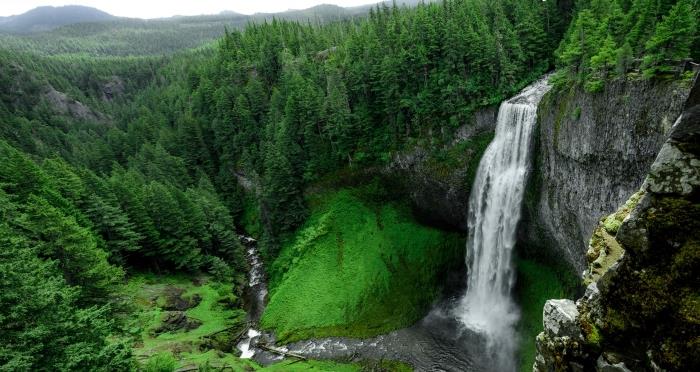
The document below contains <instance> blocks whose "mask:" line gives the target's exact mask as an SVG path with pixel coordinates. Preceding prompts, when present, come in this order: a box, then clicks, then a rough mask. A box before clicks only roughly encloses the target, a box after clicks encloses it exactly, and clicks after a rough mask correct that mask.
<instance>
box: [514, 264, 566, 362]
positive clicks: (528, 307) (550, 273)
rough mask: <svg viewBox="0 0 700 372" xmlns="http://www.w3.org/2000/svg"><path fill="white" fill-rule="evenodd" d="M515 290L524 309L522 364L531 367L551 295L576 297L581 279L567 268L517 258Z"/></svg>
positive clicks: (521, 335)
mask: <svg viewBox="0 0 700 372" xmlns="http://www.w3.org/2000/svg"><path fill="white" fill-rule="evenodd" d="M516 263H517V267H518V282H517V288H516V294H517V299H518V303H519V304H520V309H521V319H520V324H519V326H518V331H519V334H520V355H519V365H520V370H521V371H532V364H533V363H534V361H535V354H536V348H535V337H536V336H537V334H538V333H540V332H541V331H542V309H543V308H544V303H545V302H546V301H547V300H549V299H552V298H573V296H574V293H575V291H576V289H577V283H578V280H577V278H575V277H574V276H573V275H571V274H570V273H569V272H568V270H566V269H565V268H553V267H550V266H546V265H542V264H540V263H537V262H535V261H532V260H524V259H519V260H517V262H516Z"/></svg>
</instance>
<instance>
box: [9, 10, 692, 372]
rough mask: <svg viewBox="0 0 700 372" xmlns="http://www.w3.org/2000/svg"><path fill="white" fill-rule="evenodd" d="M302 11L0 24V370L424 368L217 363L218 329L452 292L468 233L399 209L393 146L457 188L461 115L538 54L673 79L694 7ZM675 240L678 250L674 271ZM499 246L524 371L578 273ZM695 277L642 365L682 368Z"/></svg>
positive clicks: (293, 328)
mask: <svg viewBox="0 0 700 372" xmlns="http://www.w3.org/2000/svg"><path fill="white" fill-rule="evenodd" d="M0 7H2V5H0ZM304 14H305V13H294V15H293V16H288V17H285V16H279V17H272V16H270V17H264V18H263V17H259V18H257V19H252V18H250V19H249V18H245V17H244V16H240V19H238V18H237V20H236V21H235V23H234V22H233V21H231V23H229V24H228V25H227V24H226V22H227V21H221V23H217V24H216V28H215V29H214V28H212V29H207V30H204V29H202V30H199V29H197V31H196V32H195V31H192V32H189V31H188V29H187V28H181V27H176V26H172V25H171V24H170V23H166V22H165V21H163V22H161V23H153V22H151V23H148V22H137V21H135V20H131V21H128V22H127V21H113V20H110V21H100V22H95V23H84V24H74V25H67V26H60V27H58V28H56V29H52V30H48V31H41V32H39V33H29V34H22V33H0V217H1V218H0V370H7V371H34V370H46V371H50V370H59V371H93V370H100V371H102V370H103V371H131V370H146V371H175V370H182V371H190V370H203V371H204V370H206V371H208V370H236V371H237V370H258V369H263V370H270V371H294V370H324V371H345V370H347V371H355V370H366V371H403V370H413V369H415V370H422V369H421V367H420V365H416V364H415V363H412V362H411V360H410V358H408V359H406V358H401V357H396V358H383V357H382V358H377V357H373V356H372V355H370V356H362V355H360V357H355V358H350V357H347V356H342V357H338V358H325V357H324V358H315V357H314V356H313V355H310V356H309V357H308V359H304V360H299V359H295V358H294V356H292V357H287V358H285V360H284V361H281V362H278V363H274V364H270V363H269V362H267V361H261V360H258V359H255V358H253V359H246V358H240V356H241V348H240V342H241V340H244V339H245V334H246V332H248V328H250V327H251V324H254V325H255V326H254V328H255V329H258V330H261V331H264V332H263V333H264V334H263V337H266V336H268V335H270V334H275V336H276V338H277V339H276V341H277V342H275V340H273V341H271V342H270V341H265V342H268V344H267V345H269V346H270V347H273V348H274V347H277V346H281V345H286V344H289V345H293V344H292V343H293V342H296V341H303V340H308V339H322V338H325V337H333V336H345V337H350V338H357V339H363V338H370V337H375V336H378V335H382V334H387V333H389V332H391V331H394V330H397V329H404V328H407V327H410V326H412V325H413V324H416V322H418V321H419V320H420V319H422V318H423V317H424V316H425V315H426V314H428V313H429V311H430V310H431V309H432V308H433V307H434V306H435V304H436V303H438V302H441V301H443V300H444V299H446V298H451V296H452V297H454V296H457V294H458V292H460V291H463V289H464V286H465V284H464V279H463V277H464V276H465V275H467V274H466V273H465V271H466V270H467V269H466V268H465V267H462V266H463V265H464V257H465V239H466V238H467V231H468V229H466V223H461V222H457V223H455V224H452V225H450V223H445V222H444V221H441V220H440V218H441V217H440V218H438V217H434V216H432V215H431V214H430V213H429V212H425V211H424V210H421V208H420V207H416V206H415V205H414V202H415V199H416V198H417V197H416V195H417V193H420V192H421V190H417V189H416V186H414V185H413V184H411V183H410V180H409V177H408V176H406V175H405V174H403V173H399V175H398V176H397V175H396V174H395V173H393V172H392V171H390V170H392V169H395V168H396V167H397V165H396V164H397V159H403V157H406V156H407V157H408V158H411V159H413V158H412V157H415V156H416V155H415V154H416V153H420V154H421V155H420V158H421V159H423V160H422V161H424V162H425V164H424V165H423V166H424V168H420V169H419V172H420V173H422V174H423V175H424V176H425V178H427V179H428V181H425V182H426V184H442V183H449V182H451V181H448V180H451V179H452V178H450V177H452V176H453V175H455V174H456V175H458V176H457V178H458V179H459V181H458V185H459V187H461V188H459V190H464V198H465V199H468V195H469V190H470V188H471V186H472V184H473V183H474V181H475V178H476V177H477V168H478V165H479V160H480V158H481V155H482V154H483V153H484V152H485V151H486V148H487V146H488V145H489V143H490V142H491V140H492V139H493V138H494V134H493V131H494V129H493V127H491V128H490V129H488V128H487V129H484V128H483V127H479V125H477V124H476V121H477V119H475V118H477V117H481V116H479V115H481V114H480V113H482V112H484V110H489V109H491V110H496V111H497V108H498V105H499V104H500V103H501V102H503V101H505V100H507V99H509V98H510V97H513V96H515V95H516V94H517V93H518V92H519V91H521V90H522V89H523V88H525V87H526V86H528V85H530V84H531V83H533V82H535V81H536V80H538V79H540V78H541V77H542V76H544V75H545V74H548V73H551V74H552V75H551V77H550V78H549V79H550V83H551V85H552V90H551V91H550V93H548V94H549V95H557V94H559V95H561V97H569V98H566V99H573V98H571V97H573V96H574V95H575V94H580V95H590V96H591V97H596V95H604V94H610V93H609V92H610V91H611V89H612V90H613V91H614V90H615V89H618V90H619V89H621V88H615V87H619V86H620V85H621V84H629V85H634V84H639V85H640V86H641V85H643V86H646V87H649V88H646V89H655V88H654V87H656V86H659V85H664V84H677V86H678V87H680V88H678V89H677V91H678V92H681V91H682V92H686V93H685V94H686V95H687V91H688V90H690V88H689V87H690V86H691V85H692V80H693V79H694V77H695V75H694V74H696V71H697V68H696V69H695V70H693V67H692V66H693V65H694V63H697V62H698V61H700V54H698V53H700V38H699V37H698V26H699V23H700V21H699V20H700V3H699V2H698V1H697V0H577V1H574V0H558V1H554V0H547V1H540V0H443V1H436V2H425V3H423V2H420V3H417V4H408V5H404V4H396V3H393V4H392V3H390V2H385V3H381V4H379V5H376V6H373V7H366V8H363V10H362V11H360V10H356V11H353V12H350V13H347V14H345V13H338V14H336V13H333V15H332V16H330V15H326V16H325V17H322V16H318V13H314V14H315V16H314V17H308V18H305V16H304ZM237 17H238V16H237ZM218 19H219V18H217V22H219V21H218ZM110 22H111V23H110ZM115 22H124V23H115ZM169 22H170V21H169ZM172 22H177V19H175V20H173V21H172ZM183 22H184V21H183ZM208 25H209V24H208ZM207 27H209V26H207ZM212 27H213V26H212ZM105 29H106V30H108V31H106V32H105ZM193 29H194V28H193ZM109 30H117V31H113V32H110V31H109ZM695 66H697V65H695ZM644 84H646V85H644ZM664 86H665V85H664ZM684 89H685V90H684ZM573 92H578V93H573ZM678 94H679V96H680V95H681V93H678ZM606 97H608V96H606ZM632 101H634V98H632V99H631V100H630V102H632ZM548 102H550V103H551V102H556V99H554V101H552V100H550V101H548ZM684 102H685V99H682V100H681V101H679V103H678V104H677V105H676V106H677V107H682V105H683V103H684ZM494 108H495V109H494ZM577 110H578V111H577V112H576V111H574V112H560V113H559V116H558V119H557V120H559V121H558V122H557V123H559V122H561V121H562V120H563V121H566V120H568V119H567V118H572V117H574V116H576V115H578V116H581V115H582V112H581V110H582V109H581V107H579V108H578V109H577ZM585 110H586V108H585V107H584V112H583V115H584V116H585V115H587V113H586V112H585ZM669 110H670V109H669ZM678 110H680V109H678ZM678 113H680V111H679V112H677V113H676V115H677V114H678ZM492 115H495V114H492ZM588 115H591V116H593V117H595V115H596V114H595V113H589V114H588ZM649 115H652V114H649ZM562 118H563V119H562ZM494 119H495V116H494V117H493V119H491V121H494ZM599 120H604V119H599ZM674 120H675V117H669V118H668V121H670V124H673V121H674ZM580 123H584V122H583V121H581V122H580ZM540 125H542V124H540ZM557 125H558V124H557ZM581 125H583V124H581ZM634 125H636V126H637V127H636V128H638V130H639V131H640V132H642V131H643V130H642V129H639V128H640V127H643V126H644V125H645V124H644V123H642V122H637V123H636V124H632V126H633V127H634ZM494 126H495V124H494ZM554 130H555V131H557V132H561V131H565V130H566V126H564V125H561V127H560V126H557V127H556V128H555V129H554ZM650 130H651V129H650ZM465 133H466V134H465ZM600 136H604V134H600ZM456 138H457V139H458V140H456ZM661 143H662V142H661ZM560 146H563V145H562V144H560ZM691 147H692V146H690V145H689V147H688V148H691ZM696 147H697V146H696ZM417 149H419V150H420V151H419V152H416V151H418V150H417ZM538 151H539V150H538ZM657 151H658V150H657ZM688 151H691V150H688ZM411 154H413V155H411ZM652 160H653V159H652ZM592 163H595V159H594V157H593V156H591V157H590V160H589V164H592ZM689 164H691V163H689ZM692 164H694V165H693V166H692V167H691V168H693V167H695V168H694V169H695V170H694V171H696V172H697V164H696V163H692ZM594 165H595V164H594ZM462 168H464V169H466V170H465V171H464V172H462V173H459V172H458V169H462ZM646 169H648V166H647V167H646ZM538 171H539V170H537V169H535V171H534V172H538ZM533 179H538V178H537V177H535V176H533ZM639 186H641V183H639V185H637V187H639ZM426 187H427V186H426ZM440 190H443V189H438V191H435V193H436V194H437V195H438V197H443V194H444V195H447V196H445V198H449V197H450V196H449V195H448V192H446V191H444V190H443V191H440ZM426 192H429V191H426ZM430 192H433V191H430ZM528 195H529V194H526V196H525V198H526V201H525V202H526V203H527V202H528V200H527V198H528ZM693 195H696V196H697V192H695V194H693ZM629 196H631V193H630V194H629V195H624V197H625V198H624V199H625V200H626V199H627V198H628V197H629ZM692 203H695V204H692ZM692 203H691V204H690V206H689V207H687V208H685V209H684V211H685V213H686V214H684V216H685V217H684V218H687V219H688V220H689V221H694V222H693V223H695V225H697V223H698V218H700V217H699V215H698V207H697V199H694V201H692ZM617 207H619V205H616V206H615V207H614V208H612V209H610V210H609V211H607V214H610V213H613V212H615V210H616V209H617ZM472 213H473V212H472ZM601 217H603V216H602V215H595V216H593V219H595V220H597V219H600V218H601ZM684 231H685V230H684ZM591 232H592V231H586V233H587V234H588V237H590V234H591ZM697 232H698V230H694V231H693V229H691V230H689V231H687V232H686V233H687V234H689V235H693V234H695V235H694V236H695V238H697ZM695 238H692V239H695ZM689 239H691V238H689ZM692 239H691V240H692ZM251 241H254V242H255V244H254V246H253V245H251V243H250V242H251ZM689 241H690V240H689ZM693 241H695V242H696V243H697V240H693ZM696 243H694V244H696ZM582 244H587V242H582ZM689 244H690V243H689ZM251 247H254V250H253V252H255V255H259V260H260V262H262V263H264V269H263V273H262V276H263V277H264V278H265V279H264V280H265V282H266V285H267V288H266V290H265V291H266V293H267V299H266V300H264V304H265V305H266V306H267V308H266V309H265V310H264V311H263V312H262V313H261V315H259V317H258V318H256V316H253V315H251V314H254V313H255V311H254V310H252V308H251V306H252V305H251V304H253V303H254V302H255V301H254V300H253V299H251V298H252V297H255V296H254V295H251V288H253V287H254V286H253V284H252V283H250V282H251V281H252V279H250V278H251V277H250V272H251V270H253V269H256V265H258V263H257V262H256V261H254V260H252V259H251V257H252V256H251V255H252V254H253V253H251V249H252V248H251ZM695 247H696V248H695V251H688V252H690V253H687V254H686V256H684V257H685V258H683V260H685V261H684V262H687V263H688V265H691V266H692V267H691V268H690V269H688V270H691V271H692V270H694V271H692V272H696V273H697V262H698V261H697V259H698V251H697V245H696V246H695ZM684 252H685V251H684ZM514 255H515V256H514V261H515V262H516V263H517V266H518V269H517V270H518V271H517V274H516V276H517V284H515V292H516V293H515V294H514V296H515V298H516V300H517V301H518V303H519V306H520V309H521V311H520V313H521V315H520V320H519V323H518V324H519V325H518V326H517V332H518V334H519V336H518V337H519V341H518V345H519V346H518V352H517V355H516V359H517V360H516V362H515V368H516V369H518V370H531V369H532V365H533V362H534V361H535V359H534V358H535V353H536V349H535V336H537V333H539V332H540V331H541V330H542V306H543V305H544V301H545V300H546V299H549V298H560V297H562V298H563V297H567V298H571V299H573V298H576V297H579V296H580V295H581V294H582V293H583V288H584V287H583V286H582V284H581V283H580V280H579V278H578V276H580V274H581V273H580V272H577V270H578V269H579V267H572V265H570V264H568V263H567V262H566V261H564V260H563V259H558V256H557V254H556V248H552V249H551V251H549V252H544V253H543V252H540V253H536V254H535V253H533V252H532V250H530V249H518V248H517V247H516V249H515V253H514ZM256 257H257V256H256ZM679 259H680V258H679ZM585 260H586V258H585V252H582V254H581V257H580V261H581V262H584V261H585ZM693 260H695V261H693ZM674 262H676V264H674V265H680V264H679V263H678V262H677V261H674ZM673 267H674V268H675V267H676V266H673ZM679 270H680V269H679ZM450 273H452V274H450ZM673 275H675V274H669V277H670V276H673ZM452 277H457V279H456V280H455V279H450V278H452ZM668 280H671V279H668ZM455 283H457V284H455ZM645 283H646V282H645ZM268 290H269V292H268ZM695 290H697V287H695ZM694 293H695V295H694V296H695V297H692V296H691V297H692V298H694V300H688V301H690V302H687V303H686V302H683V304H682V305H678V306H680V307H681V308H682V309H683V314H684V316H685V317H687V318H688V319H691V320H688V322H690V323H692V326H689V328H686V330H687V332H688V334H689V337H690V338H689V340H690V341H687V343H686V344H683V346H675V345H676V344H673V345H671V344H668V345H666V346H664V348H663V350H665V354H661V355H662V356H660V357H658V358H657V359H654V360H655V361H657V362H658V361H660V362H659V363H660V364H661V367H660V368H663V369H665V370H693V368H694V367H697V366H698V364H697V363H698V349H697V347H698V333H697V331H698V323H697V313H698V311H699V310H700V307H699V306H698V303H697V291H695V292H694ZM691 297H688V298H691ZM683 298H685V297H683ZM679 301H680V300H679ZM683 301H685V300H683ZM692 301H694V302H692ZM681 302H682V301H681ZM253 308H254V307H253ZM664 309H666V308H664ZM679 311H680V310H679ZM692 319H694V320H692ZM621 322H622V321H621ZM683 324H685V323H683ZM598 327H601V326H600V325H598ZM248 335H250V332H248ZM587 340H588V341H590V340H589V339H587ZM607 340H612V338H608V339H606V341H605V342H607ZM248 342H249V345H253V344H251V343H250V342H251V341H248ZM598 342H603V341H600V340H598ZM610 342H613V341H610ZM615 342H617V341H615ZM274 345H277V346H274ZM600 345H603V346H600V350H607V349H606V347H608V346H606V345H607V344H605V343H603V344H600ZM615 345H617V344H615ZM246 347H247V346H246ZM460 347H467V348H468V347H469V346H460ZM611 347H612V346H611ZM251 348H252V346H251ZM290 350H295V349H293V348H292V347H291V346H290ZM617 351H618V352H622V353H624V350H617ZM268 352H270V351H269V350H268ZM260 353H262V351H261V352H260ZM693 354H694V355H693ZM271 355H274V354H271ZM634 355H635V356H636V354H634ZM316 359H323V360H316ZM438 364H439V363H438ZM477 365H478V364H477ZM628 365H629V364H628ZM187 368H190V369H187ZM227 368H228V369H227ZM443 368H446V370H460V368H458V367H454V366H452V367H449V366H448V367H444V366H443ZM450 368H451V369H450ZM569 368H573V367H570V366H569V367H562V368H560V369H557V370H568V369H569ZM644 368H646V367H644ZM474 370H480V369H479V368H477V369H474ZM603 370H605V369H603ZM633 370H634V368H633ZM639 370H646V369H639ZM649 370H650V369H649Z"/></svg>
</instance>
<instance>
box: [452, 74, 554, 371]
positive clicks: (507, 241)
mask: <svg viewBox="0 0 700 372" xmlns="http://www.w3.org/2000/svg"><path fill="white" fill-rule="evenodd" d="M548 90H549V85H548V84H547V79H546V78H544V79H542V80H539V81H538V82H536V83H534V84H532V85H530V86H528V87H527V88H525V89H524V90H523V91H522V92H521V93H520V94H519V95H517V96H515V97H513V98H511V99H510V100H508V101H505V102H503V103H502V104H501V107H500V109H499V112H498V122H497V124H496V136H495V137H494V139H493V141H492V142H491V144H490V145H489V147H488V148H487V149H486V152H485V153H484V155H483V157H482V159H481V162H480V163H479V168H478V170H477V175H476V178H475V180H474V185H473V187H472V194H471V196H470V200H469V218H468V237H467V248H466V252H467V253H466V262H467V268H468V278H467V291H466V294H465V295H464V297H462V299H461V300H460V301H459V302H458V304H457V305H456V306H455V308H454V309H453V312H454V315H455V316H456V317H457V319H458V320H459V321H460V322H461V323H462V324H463V326H464V327H466V328H468V329H471V330H473V331H475V332H477V333H479V334H481V335H483V336H484V337H485V339H486V345H487V347H486V350H487V352H488V354H490V355H489V356H490V359H492V360H493V362H494V363H496V365H495V366H494V367H496V369H498V370H501V371H513V370H515V369H516V363H515V355H516V352H517V345H518V339H517V338H518V335H517V333H516V331H515V327H516V325H517V322H518V320H519V317H520V314H519V310H518V306H517V304H516V303H515V302H514V300H513V297H512V291H513V287H514V285H515V273H516V270H515V267H514V264H513V259H512V251H513V248H514V247H515V243H516V241H515V235H516V228H517V224H518V221H519V220H520V213H521V208H522V201H523V196H524V194H525V185H526V182H527V175H528V171H529V168H530V153H531V142H532V134H533V132H534V128H535V124H536V119H537V104H538V103H539V101H540V99H541V98H542V96H543V95H544V94H545V93H546V92H547V91H548Z"/></svg>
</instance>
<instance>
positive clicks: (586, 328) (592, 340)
mask: <svg viewBox="0 0 700 372" xmlns="http://www.w3.org/2000/svg"><path fill="white" fill-rule="evenodd" d="M581 330H582V331H583V337H584V338H585V340H586V343H587V344H588V345H590V346H593V347H600V343H601V342H602V341H603V336H601V334H600V330H599V329H598V327H596V325H595V324H593V323H591V322H582V323H581Z"/></svg>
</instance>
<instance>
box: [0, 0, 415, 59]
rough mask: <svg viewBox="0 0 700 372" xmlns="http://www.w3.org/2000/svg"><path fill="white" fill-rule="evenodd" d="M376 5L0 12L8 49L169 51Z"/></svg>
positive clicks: (1, 38) (355, 13)
mask: <svg viewBox="0 0 700 372" xmlns="http://www.w3.org/2000/svg"><path fill="white" fill-rule="evenodd" d="M385 3H386V4H393V3H392V2H391V1H387V2H385ZM418 3H419V2H418V1H415V0H414V1H397V2H395V4H396V6H402V7H403V6H406V7H411V6H415V5H417V4H418ZM372 6H373V5H368V6H358V7H349V8H343V7H339V6H336V5H317V6H314V7H311V8H308V9H296V10H287V11H284V12H280V13H256V14H252V15H244V14H239V13H235V12H229V11H223V12H221V13H219V14H213V15H200V16H173V17H168V18H157V19H137V18H124V17H114V16H111V15H109V14H107V13H104V12H102V11H99V10H97V9H93V8H88V7H80V6H67V7H57V8H54V7H40V8H36V9H34V10H31V11H29V12H27V13H24V14H21V15H16V16H11V17H5V18H0V43H2V45H3V46H4V47H5V48H7V49H11V50H15V51H25V52H29V53H33V54H45V55H58V54H64V55H73V56H76V55H85V54H87V55H91V56H101V57H102V56H139V55H163V54H172V53H175V52H178V51H181V50H186V49H190V48H196V47H200V46H202V45H204V44H210V43H211V42H212V41H214V40H216V39H217V38H220V37H222V36H223V35H224V32H225V30H226V29H229V30H240V29H242V28H244V27H245V26H246V25H247V24H248V23H262V22H269V21H272V20H273V19H277V20H288V21H297V22H302V23H307V22H310V23H313V24H323V23H328V22H333V21H341V20H349V19H353V18H356V17H364V16H366V15H367V13H368V12H369V10H370V9H371V8H372Z"/></svg>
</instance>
